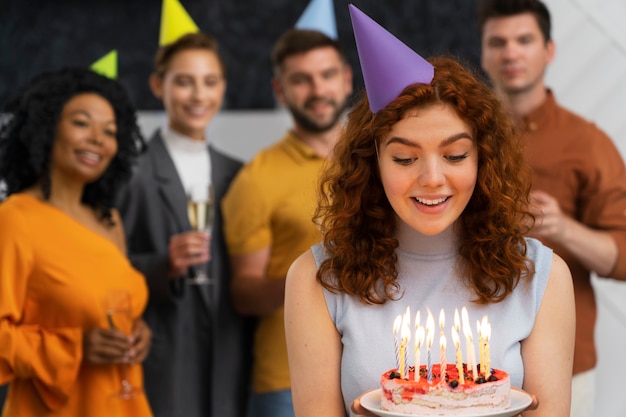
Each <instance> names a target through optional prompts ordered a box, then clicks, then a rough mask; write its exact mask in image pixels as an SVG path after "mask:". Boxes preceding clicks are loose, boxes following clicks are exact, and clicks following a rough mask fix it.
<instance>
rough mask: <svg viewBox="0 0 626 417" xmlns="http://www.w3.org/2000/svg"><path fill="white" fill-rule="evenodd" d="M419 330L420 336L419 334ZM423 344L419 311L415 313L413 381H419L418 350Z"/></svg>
mask: <svg viewBox="0 0 626 417" xmlns="http://www.w3.org/2000/svg"><path fill="white" fill-rule="evenodd" d="M420 329H422V330H421V334H420ZM422 343H424V329H423V328H422V326H420V311H419V310H417V313H415V342H414V343H413V362H414V363H415V372H414V373H413V380H414V381H419V379H420V374H419V372H420V360H421V358H420V348H421V347H422Z"/></svg>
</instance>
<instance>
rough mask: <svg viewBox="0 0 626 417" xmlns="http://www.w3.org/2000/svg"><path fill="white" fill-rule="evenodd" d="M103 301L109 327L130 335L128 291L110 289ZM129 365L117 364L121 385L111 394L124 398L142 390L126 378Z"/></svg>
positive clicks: (131, 322)
mask: <svg viewBox="0 0 626 417" xmlns="http://www.w3.org/2000/svg"><path fill="white" fill-rule="evenodd" d="M105 303H106V306H105V307H106V315H107V322H108V323H109V328H110V329H111V330H118V331H120V332H122V333H124V334H125V335H127V336H130V334H131V332H132V328H133V317H132V312H131V302H130V294H129V292H128V291H124V290H111V291H109V292H108V293H107V295H106V301H105ZM129 367H130V365H129V364H120V365H119V369H120V375H121V378H122V380H121V387H120V390H119V391H118V392H116V393H115V394H113V395H114V396H115V397H117V398H121V399H125V400H126V399H129V398H132V397H134V396H135V395H137V394H141V393H142V392H143V390H142V389H141V388H138V387H134V386H133V385H132V384H131V383H130V381H129V380H128V370H129Z"/></svg>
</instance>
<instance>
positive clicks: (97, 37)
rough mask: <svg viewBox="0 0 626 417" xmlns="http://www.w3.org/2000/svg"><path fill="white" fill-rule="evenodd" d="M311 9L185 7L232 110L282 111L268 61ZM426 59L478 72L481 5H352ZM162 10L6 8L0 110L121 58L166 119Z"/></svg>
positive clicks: (144, 0) (288, 4)
mask: <svg viewBox="0 0 626 417" xmlns="http://www.w3.org/2000/svg"><path fill="white" fill-rule="evenodd" d="M308 2H309V0H263V1H262V2H261V1H258V0H181V4H182V5H183V7H184V8H185V9H186V10H187V12H188V13H189V15H190V16H191V18H192V19H193V20H194V21H195V22H196V24H197V25H198V27H199V28H200V30H202V31H204V32H208V33H211V34H213V35H214V36H216V37H217V39H218V40H219V42H220V45H221V50H222V53H223V55H224V57H225V59H226V62H227V66H228V79H229V84H228V91H227V97H226V100H225V108H227V109H263V108H273V107H274V97H273V94H272V91H271V88H270V82H269V80H270V78H271V67H270V62H269V54H270V51H271V48H272V45H273V43H274V42H275V40H276V39H277V38H278V36H280V34H281V33H282V32H283V31H284V30H286V29H288V28H290V27H293V25H294V24H295V22H296V21H297V19H298V18H299V17H300V15H301V14H302V11H303V10H304V8H305V7H306V5H307V4H308ZM348 3H350V2H349V1H347V0H335V14H336V18H337V29H338V32H339V41H340V42H341V43H342V45H343V46H344V48H345V50H346V53H347V55H348V59H349V61H350V63H351V64H352V66H353V68H354V70H355V87H356V90H359V89H360V88H361V87H362V84H363V82H362V77H361V73H360V67H359V64H358V57H357V55H356V47H355V44H354V36H353V34H352V26H351V23H350V16H349V13H348ZM351 3H353V4H354V5H355V6H357V7H358V8H359V9H361V10H362V11H363V12H365V13H366V14H367V15H369V16H370V17H371V18H373V19H374V20H376V21H377V22H378V23H380V24H381V25H382V26H384V27H385V28H386V29H387V30H389V31H390V32H391V33H393V34H394V35H395V36H397V37H398V38H400V39H401V40H402V41H403V42H405V43H406V44H407V45H408V46H410V47H411V48H413V49H414V50H416V51H417V52H418V53H420V54H421V55H423V56H425V57H426V56H429V55H431V54H448V53H450V54H454V55H457V56H459V57H461V58H463V59H464V60H466V61H467V62H468V63H469V64H470V65H473V66H475V67H478V63H479V46H480V45H479V39H478V35H477V30H476V22H475V14H476V12H475V10H476V0H353V1H351ZM161 7H162V6H161V0H89V1H81V0H56V1H50V0H3V1H2V2H1V5H0V106H4V104H5V103H6V101H7V100H8V99H9V98H10V96H11V95H12V94H13V93H14V91H15V90H16V88H17V87H18V86H20V85H23V84H25V83H26V82H27V81H28V80H29V79H30V78H31V77H32V76H34V75H35V74H37V73H39V72H42V71H45V70H50V69H55V68H59V67H62V66H64V65H79V66H89V65H90V64H91V63H93V62H94V61H96V60H98V59H99V58H101V57H102V56H104V55H105V54H106V53H108V52H109V51H110V50H111V49H117V51H118V79H119V81H120V82H121V83H122V84H124V86H125V87H126V88H127V89H128V90H129V92H130V94H131V96H132V98H133V100H134V102H135V104H136V106H137V108H138V109H140V110H156V109H161V106H160V103H159V102H158V101H157V100H156V99H154V98H153V97H152V95H151V93H150V90H149V88H148V84H147V78H148V75H149V74H150V71H151V69H152V58H153V56H154V53H155V51H156V49H157V47H158V39H159V25H160V16H161Z"/></svg>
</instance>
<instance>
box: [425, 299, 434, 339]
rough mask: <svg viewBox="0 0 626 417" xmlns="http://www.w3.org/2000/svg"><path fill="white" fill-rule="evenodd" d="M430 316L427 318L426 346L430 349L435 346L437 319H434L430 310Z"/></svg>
mask: <svg viewBox="0 0 626 417" xmlns="http://www.w3.org/2000/svg"><path fill="white" fill-rule="evenodd" d="M427 310H428V316H427V317H426V345H427V346H428V348H430V347H431V346H432V344H433V340H434V338H435V335H434V333H435V319H434V318H433V314H432V313H431V311H430V310H429V309H427Z"/></svg>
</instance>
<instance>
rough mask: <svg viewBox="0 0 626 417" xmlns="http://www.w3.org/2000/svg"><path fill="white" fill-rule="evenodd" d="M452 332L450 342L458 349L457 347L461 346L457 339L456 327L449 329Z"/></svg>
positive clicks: (459, 340)
mask: <svg viewBox="0 0 626 417" xmlns="http://www.w3.org/2000/svg"><path fill="white" fill-rule="evenodd" d="M451 332H452V342H453V343H454V346H455V347H456V348H457V349H458V347H459V345H460V344H461V339H460V338H459V331H458V330H457V329H456V327H453V328H452V329H451Z"/></svg>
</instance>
